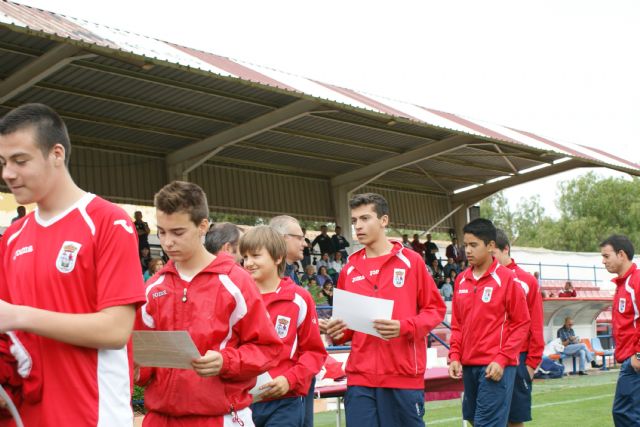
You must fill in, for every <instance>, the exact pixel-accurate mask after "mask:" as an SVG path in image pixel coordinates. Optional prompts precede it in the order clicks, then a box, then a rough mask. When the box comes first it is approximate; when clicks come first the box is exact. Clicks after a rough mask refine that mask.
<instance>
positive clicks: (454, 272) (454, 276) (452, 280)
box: [449, 270, 459, 286]
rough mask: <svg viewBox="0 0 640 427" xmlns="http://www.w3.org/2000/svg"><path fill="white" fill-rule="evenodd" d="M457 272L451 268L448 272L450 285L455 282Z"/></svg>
mask: <svg viewBox="0 0 640 427" xmlns="http://www.w3.org/2000/svg"><path fill="white" fill-rule="evenodd" d="M458 274H459V273H458V272H457V271H455V270H451V271H450V272H449V278H450V279H451V286H455V284H456V277H458Z"/></svg>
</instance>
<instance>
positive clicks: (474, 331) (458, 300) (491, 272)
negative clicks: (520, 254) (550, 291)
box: [449, 259, 531, 367]
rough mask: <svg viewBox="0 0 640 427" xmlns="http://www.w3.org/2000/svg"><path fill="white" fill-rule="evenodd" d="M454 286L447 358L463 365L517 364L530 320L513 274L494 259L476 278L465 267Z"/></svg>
mask: <svg viewBox="0 0 640 427" xmlns="http://www.w3.org/2000/svg"><path fill="white" fill-rule="evenodd" d="M454 289H455V292H454V294H453V312H452V316H451V348H450V349H449V359H450V360H451V361H456V360H457V361H459V362H460V363H462V365H464V366H469V365H476V366H483V365H488V364H490V363H491V362H497V363H498V364H499V365H500V366H502V367H505V366H513V365H517V364H518V355H519V353H520V348H521V347H522V343H523V342H524V340H525V339H526V337H527V334H528V332H529V324H530V322H531V321H530V317H529V310H528V309H527V301H526V299H525V295H524V292H523V290H522V287H521V286H519V285H518V284H517V283H516V282H515V274H514V273H513V272H512V271H511V270H509V269H508V268H506V267H504V266H502V265H500V264H499V263H498V261H497V260H496V259H494V260H493V263H492V264H491V267H489V269H487V271H486V272H485V273H484V274H483V275H482V277H480V278H479V279H477V280H476V279H475V278H474V277H473V268H472V267H471V268H467V269H466V270H465V271H464V272H463V273H461V274H460V275H459V276H458V277H457V278H456V284H455V286H454Z"/></svg>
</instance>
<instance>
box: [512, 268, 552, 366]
mask: <svg viewBox="0 0 640 427" xmlns="http://www.w3.org/2000/svg"><path fill="white" fill-rule="evenodd" d="M507 268H508V269H510V270H511V271H513V272H514V273H515V274H516V283H519V284H520V286H522V289H523V290H524V293H525V295H526V297H527V307H528V308H529V317H531V325H530V326H529V336H528V337H527V338H526V339H525V340H524V342H523V343H522V347H521V348H520V352H523V351H526V352H527V359H526V361H525V363H526V365H527V366H529V367H531V368H533V369H536V368H537V367H538V365H540V362H542V352H543V351H544V331H543V327H544V326H543V324H544V313H543V310H542V293H541V292H540V285H539V284H538V280H537V279H536V278H535V277H534V276H533V275H532V274H529V273H527V272H526V271H524V270H523V269H522V268H520V266H519V265H518V264H516V262H515V261H514V260H513V259H512V260H511V264H509V265H507Z"/></svg>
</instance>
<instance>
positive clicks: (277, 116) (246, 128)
mask: <svg viewBox="0 0 640 427" xmlns="http://www.w3.org/2000/svg"><path fill="white" fill-rule="evenodd" d="M316 108H318V104H317V103H316V102H315V101H310V100H306V99H303V100H299V101H295V102H293V103H291V104H289V105H287V106H285V107H282V108H279V109H277V110H274V111H271V112H269V113H267V114H264V115H262V116H259V117H256V118H255V119H252V120H249V121H248V122H246V123H242V124H240V125H238V126H235V127H233V128H231V129H227V130H224V131H222V132H220V133H217V134H215V135H212V136H210V137H208V138H205V139H203V140H200V141H197V142H194V143H192V144H189V145H188V146H186V147H184V148H181V149H179V150H176V151H174V152H173V153H171V154H169V155H168V156H167V167H168V168H169V169H173V168H175V167H176V166H177V165H179V164H181V167H180V168H179V169H180V170H182V173H186V174H188V173H189V172H191V171H192V170H194V169H195V168H197V167H198V166H200V165H202V164H203V163H204V162H206V161H207V160H209V159H210V158H211V157H213V156H215V155H216V154H218V153H219V152H220V151H222V150H224V149H225V148H227V147H229V146H231V145H233V144H235V143H237V142H240V141H243V140H245V139H248V138H251V137H253V136H256V135H258V134H261V133H263V132H266V131H268V130H271V129H273V128H276V127H278V126H282V125H284V124H286V123H289V122H292V121H294V120H297V119H299V118H300V117H303V116H306V115H308V114H309V113H310V112H312V111H313V110H314V109H316Z"/></svg>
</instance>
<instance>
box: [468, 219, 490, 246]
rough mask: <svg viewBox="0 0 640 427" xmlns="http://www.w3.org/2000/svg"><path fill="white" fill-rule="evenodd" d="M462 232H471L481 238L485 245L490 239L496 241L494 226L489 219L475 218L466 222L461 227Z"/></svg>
mask: <svg viewBox="0 0 640 427" xmlns="http://www.w3.org/2000/svg"><path fill="white" fill-rule="evenodd" d="M462 232H463V233H464V234H473V235H474V236H476V237H477V238H478V239H480V240H482V241H483V242H484V244H485V245H488V244H489V242H491V241H494V242H495V241H496V227H495V225H493V223H492V222H491V221H489V220H488V219H485V218H476V219H474V220H473V221H471V222H469V223H467V225H465V226H464V228H463V229H462Z"/></svg>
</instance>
